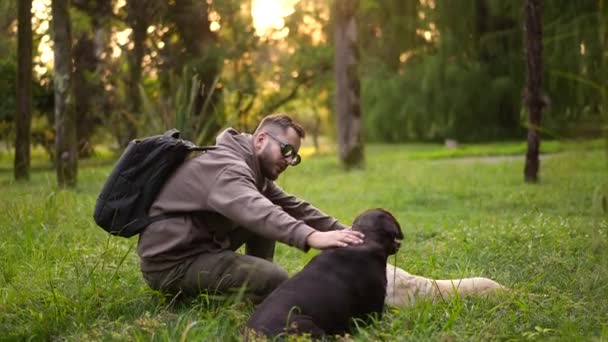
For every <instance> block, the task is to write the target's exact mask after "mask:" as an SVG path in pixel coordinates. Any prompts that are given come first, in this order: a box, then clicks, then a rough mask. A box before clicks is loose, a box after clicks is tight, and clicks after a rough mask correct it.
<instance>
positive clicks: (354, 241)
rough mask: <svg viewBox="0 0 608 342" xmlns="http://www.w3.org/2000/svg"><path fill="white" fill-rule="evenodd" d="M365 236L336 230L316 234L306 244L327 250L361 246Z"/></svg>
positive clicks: (350, 231)
mask: <svg viewBox="0 0 608 342" xmlns="http://www.w3.org/2000/svg"><path fill="white" fill-rule="evenodd" d="M364 238H365V235H363V233H361V232H358V231H356V230H352V229H344V230H334V231H329V232H314V233H312V234H310V235H308V238H307V239H306V243H307V244H308V246H310V247H312V248H315V249H326V248H331V247H346V246H350V245H360V244H362V243H363V239H364Z"/></svg>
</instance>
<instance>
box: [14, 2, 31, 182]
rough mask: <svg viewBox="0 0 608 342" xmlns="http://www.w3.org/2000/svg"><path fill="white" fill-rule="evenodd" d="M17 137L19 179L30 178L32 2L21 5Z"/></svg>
mask: <svg viewBox="0 0 608 342" xmlns="http://www.w3.org/2000/svg"><path fill="white" fill-rule="evenodd" d="M18 3H19V8H18V38H17V40H18V42H17V44H18V47H17V64H18V66H17V117H16V118H15V124H16V126H17V138H16V140H15V168H14V173H15V179H17V180H19V179H24V180H28V179H29V177H30V129H31V126H32V1H31V0H21V1H19V2H18Z"/></svg>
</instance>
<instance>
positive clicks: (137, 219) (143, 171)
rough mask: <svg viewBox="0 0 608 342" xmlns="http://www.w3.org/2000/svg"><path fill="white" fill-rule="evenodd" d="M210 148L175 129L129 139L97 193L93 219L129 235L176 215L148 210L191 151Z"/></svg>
mask: <svg viewBox="0 0 608 342" xmlns="http://www.w3.org/2000/svg"><path fill="white" fill-rule="evenodd" d="M211 149H215V146H196V145H194V144H193V143H192V142H190V141H187V140H182V139H180V138H179V131H178V130H176V129H172V130H169V131H167V132H165V134H163V135H157V136H153V137H148V138H144V139H135V140H132V141H131V142H129V145H128V146H127V148H126V149H125V151H124V152H123V153H122V155H121V157H120V159H118V162H116V165H115V166H114V169H113V170H112V172H111V173H110V175H109V176H108V179H107V180H106V182H105V184H104V185H103V187H102V189H101V192H100V193H99V196H98V197H97V202H96V203H95V212H94V214H93V218H94V219H95V223H97V225H98V226H100V227H101V228H103V229H104V230H105V231H107V232H108V233H110V234H112V235H117V236H122V237H131V236H133V235H136V234H139V233H140V232H142V231H143V230H144V229H145V228H146V226H148V225H149V224H150V223H152V222H156V221H160V220H164V219H167V218H169V217H172V216H175V214H161V215H157V216H153V217H149V216H148V210H149V209H150V206H152V202H153V201H154V200H155V199H156V196H157V195H158V193H159V192H160V190H161V189H162V187H163V185H164V184H165V182H166V181H167V179H168V178H169V176H170V175H171V174H172V173H173V172H174V171H175V170H176V169H177V167H178V166H179V165H180V164H182V163H183V162H184V160H185V159H186V157H187V156H188V155H189V154H190V152H192V151H207V150H211Z"/></svg>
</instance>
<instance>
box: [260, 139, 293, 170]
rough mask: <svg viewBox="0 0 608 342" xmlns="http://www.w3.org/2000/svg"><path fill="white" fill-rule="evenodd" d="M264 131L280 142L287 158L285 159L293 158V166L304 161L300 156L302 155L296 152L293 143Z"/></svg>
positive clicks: (283, 153) (284, 156) (282, 151)
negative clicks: (285, 141)
mask: <svg viewBox="0 0 608 342" xmlns="http://www.w3.org/2000/svg"><path fill="white" fill-rule="evenodd" d="M264 133H266V135H268V136H269V137H271V138H272V140H274V141H276V142H278V143H279V146H280V147H281V155H282V156H283V158H285V159H288V158H292V161H291V163H290V165H291V166H296V165H298V164H300V162H301V161H302V158H300V155H299V154H298V153H297V152H296V149H295V148H294V147H293V146H292V145H290V144H286V143H284V142H282V141H281V140H279V138H277V137H275V136H274V135H272V134H270V133H268V132H264Z"/></svg>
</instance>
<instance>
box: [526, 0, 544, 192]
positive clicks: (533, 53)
mask: <svg viewBox="0 0 608 342" xmlns="http://www.w3.org/2000/svg"><path fill="white" fill-rule="evenodd" d="M524 6H525V10H524V12H525V42H526V88H525V90H524V101H525V103H526V105H527V107H528V151H527V152H526V165H525V168H524V179H525V181H526V182H528V183H536V182H538V169H539V165H540V162H539V158H538V154H539V150H540V134H539V129H540V124H541V118H542V111H543V108H544V106H545V101H543V96H542V84H543V23H542V18H543V0H526V2H525V5H524Z"/></svg>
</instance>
